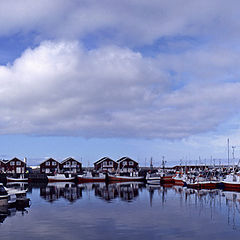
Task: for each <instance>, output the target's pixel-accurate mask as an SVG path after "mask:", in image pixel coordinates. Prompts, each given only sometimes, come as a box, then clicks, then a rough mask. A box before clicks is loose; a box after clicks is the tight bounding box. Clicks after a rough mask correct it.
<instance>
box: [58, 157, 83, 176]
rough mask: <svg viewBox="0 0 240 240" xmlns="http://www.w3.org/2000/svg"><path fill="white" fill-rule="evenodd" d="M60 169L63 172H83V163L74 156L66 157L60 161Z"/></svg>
mask: <svg viewBox="0 0 240 240" xmlns="http://www.w3.org/2000/svg"><path fill="white" fill-rule="evenodd" d="M60 171H61V172H62V173H81V172H82V164H81V163H80V162H78V161H77V160H75V159H74V158H71V157H69V158H66V159H64V160H63V161H62V162H61V163H60Z"/></svg>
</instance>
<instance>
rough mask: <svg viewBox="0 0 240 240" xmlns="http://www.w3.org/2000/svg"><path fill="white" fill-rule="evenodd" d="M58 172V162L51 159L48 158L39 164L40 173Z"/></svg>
mask: <svg viewBox="0 0 240 240" xmlns="http://www.w3.org/2000/svg"><path fill="white" fill-rule="evenodd" d="M59 172H60V163H59V162H58V161H57V160H55V159H53V158H48V159H46V160H45V161H44V162H42V163H41V164H40V173H47V174H48V173H59Z"/></svg>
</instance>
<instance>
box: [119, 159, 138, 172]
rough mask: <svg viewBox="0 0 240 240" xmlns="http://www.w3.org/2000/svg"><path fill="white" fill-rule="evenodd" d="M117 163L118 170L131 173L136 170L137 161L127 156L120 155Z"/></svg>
mask: <svg viewBox="0 0 240 240" xmlns="http://www.w3.org/2000/svg"><path fill="white" fill-rule="evenodd" d="M117 163H118V170H119V171H120V172H124V173H131V172H134V171H137V170H138V168H139V167H138V162H136V161H135V160H133V159H131V158H129V157H122V158H120V159H119V160H117Z"/></svg>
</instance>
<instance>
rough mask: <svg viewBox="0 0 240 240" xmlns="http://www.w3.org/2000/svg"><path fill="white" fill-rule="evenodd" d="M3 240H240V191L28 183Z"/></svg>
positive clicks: (4, 226)
mask: <svg viewBox="0 0 240 240" xmlns="http://www.w3.org/2000/svg"><path fill="white" fill-rule="evenodd" d="M26 187H27V188H28V189H29V192H28V197H29V198H30V199H31V206H30V208H27V209H25V210H24V211H17V210H16V209H9V210H8V212H7V214H6V211H5V210H4V209H2V210H1V209H0V212H2V214H1V217H0V221H1V223H0V239H1V240H3V239H17V240H22V239H44V240H45V239H51V240H53V239H58V240H61V239H70V240H71V239H121V240H122V239H124V238H126V239H138V240H141V239H151V240H153V239H158V240H159V239H164V240H167V239H201V240H202V239H203V238H204V239H226V238H231V239H232V240H233V239H239V236H240V193H234V192H223V191H221V190H214V191H208V190H201V191H195V190H190V189H186V188H181V187H168V188H167V187H163V186H161V187H154V186H153V187H150V186H145V185H143V184H136V183H133V184H110V185H108V186H107V185H105V184H81V185H78V186H76V185H75V184H71V183H67V184H65V183H60V184H51V185H50V184H49V185H47V186H38V187H37V186H30V185H26V186H25V188H26Z"/></svg>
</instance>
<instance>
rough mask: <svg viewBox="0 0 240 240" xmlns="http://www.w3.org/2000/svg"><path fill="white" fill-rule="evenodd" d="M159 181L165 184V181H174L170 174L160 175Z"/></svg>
mask: <svg viewBox="0 0 240 240" xmlns="http://www.w3.org/2000/svg"><path fill="white" fill-rule="evenodd" d="M161 183H162V184H165V183H172V184H173V183H174V179H173V176H172V175H167V176H162V177H161Z"/></svg>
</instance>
